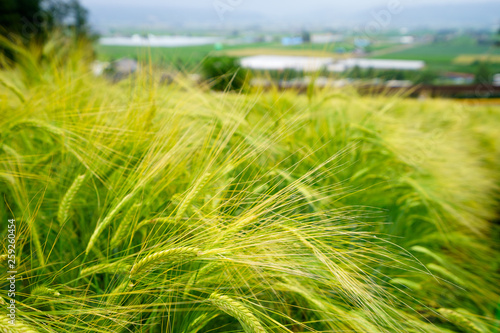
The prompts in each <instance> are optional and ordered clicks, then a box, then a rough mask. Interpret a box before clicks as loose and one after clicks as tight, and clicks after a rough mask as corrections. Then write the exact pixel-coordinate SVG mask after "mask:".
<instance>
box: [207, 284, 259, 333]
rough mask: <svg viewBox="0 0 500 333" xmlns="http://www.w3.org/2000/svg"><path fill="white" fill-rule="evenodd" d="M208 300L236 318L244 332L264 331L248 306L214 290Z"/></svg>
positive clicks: (256, 332) (255, 332)
mask: <svg viewBox="0 0 500 333" xmlns="http://www.w3.org/2000/svg"><path fill="white" fill-rule="evenodd" d="M209 300H210V302H211V303H212V304H213V305H215V306H216V307H217V308H218V309H219V310H221V311H223V312H225V313H226V314H228V315H230V316H231V317H233V318H236V319H238V321H239V322H240V324H241V326H242V327H243V329H244V330H245V332H246V333H265V332H266V330H265V329H264V327H262V325H261V323H260V322H259V320H258V319H257V318H256V317H255V316H254V315H253V313H252V312H251V311H250V310H248V308H247V307H246V306H245V305H243V304H242V303H240V302H238V301H237V300H234V299H232V298H231V297H228V296H226V295H220V294H218V293H216V292H214V293H213V294H212V295H210V298H209Z"/></svg>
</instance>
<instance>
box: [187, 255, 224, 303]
mask: <svg viewBox="0 0 500 333" xmlns="http://www.w3.org/2000/svg"><path fill="white" fill-rule="evenodd" d="M219 267H220V263H218V262H211V263H209V264H207V265H205V266H203V267H202V268H200V269H199V270H198V272H196V274H192V275H191V277H190V278H189V280H188V282H187V283H186V287H185V288H184V297H186V296H187V295H188V294H189V292H190V290H191V288H192V286H193V285H194V283H195V282H196V280H197V279H200V278H203V277H204V276H206V275H208V274H210V273H212V272H213V271H214V270H216V269H217V268H219Z"/></svg>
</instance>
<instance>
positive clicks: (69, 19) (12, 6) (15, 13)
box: [0, 0, 89, 41]
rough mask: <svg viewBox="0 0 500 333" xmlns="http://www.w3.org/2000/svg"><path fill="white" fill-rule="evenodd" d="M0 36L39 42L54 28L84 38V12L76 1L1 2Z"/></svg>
mask: <svg viewBox="0 0 500 333" xmlns="http://www.w3.org/2000/svg"><path fill="white" fill-rule="evenodd" d="M1 2H2V10H1V11H0V34H2V35H4V36H6V37H10V38H13V37H14V36H17V37H21V38H22V39H24V40H25V41H29V40H33V39H43V38H44V37H45V36H46V34H47V32H48V31H50V30H52V29H54V28H63V29H68V28H69V29H72V30H74V32H75V35H76V36H77V37H82V36H83V35H88V33H89V28H88V25H87V21H88V11H87V10H86V9H85V8H84V7H83V6H82V5H80V2H79V1H78V0H2V1H1Z"/></svg>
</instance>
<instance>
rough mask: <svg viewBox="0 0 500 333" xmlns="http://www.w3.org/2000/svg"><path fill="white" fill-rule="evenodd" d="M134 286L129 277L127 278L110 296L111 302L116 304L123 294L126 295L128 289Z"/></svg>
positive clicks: (109, 300)
mask: <svg viewBox="0 0 500 333" xmlns="http://www.w3.org/2000/svg"><path fill="white" fill-rule="evenodd" d="M133 286H134V284H133V283H131V282H130V280H129V279H125V281H123V282H122V283H120V284H119V285H118V286H116V287H115V288H114V289H113V290H112V291H111V292H110V293H109V296H108V303H109V304H116V303H117V301H118V300H119V298H120V297H121V296H124V295H125V294H126V293H127V291H128V290H129V289H130V288H132V287H133Z"/></svg>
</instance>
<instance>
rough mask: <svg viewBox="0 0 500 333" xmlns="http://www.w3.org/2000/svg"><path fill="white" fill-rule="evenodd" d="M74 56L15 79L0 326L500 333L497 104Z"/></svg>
mask: <svg viewBox="0 0 500 333" xmlns="http://www.w3.org/2000/svg"><path fill="white" fill-rule="evenodd" d="M61 50H62V49H61V48H58V47H57V48H53V49H46V50H43V51H40V52H41V56H40V53H38V56H40V57H39V58H35V56H34V55H33V54H34V53H30V52H22V50H18V52H20V53H21V55H22V56H23V57H24V58H23V59H24V61H23V62H21V65H19V66H18V67H17V68H16V69H13V70H8V71H4V72H2V73H0V78H1V81H0V83H1V87H0V128H1V136H0V194H1V196H2V204H1V205H0V207H1V210H0V219H1V221H2V222H1V224H0V225H1V227H0V230H1V232H2V236H4V235H5V234H6V225H7V221H8V219H10V218H13V217H14V218H15V219H16V221H17V228H18V230H17V243H16V246H17V260H18V267H17V271H18V286H17V288H18V293H17V296H16V297H17V302H18V303H17V311H18V312H17V316H18V321H17V326H15V327H12V326H9V325H8V323H6V320H5V318H6V317H5V316H3V315H2V317H0V318H1V319H0V331H6V332H144V333H146V332H175V333H177V332H183V333H194V332H242V331H244V332H247V333H249V332H252V333H255V332H496V331H497V327H498V321H495V311H496V306H497V303H498V301H499V300H500V296H499V286H498V275H497V274H498V268H499V265H498V264H499V259H498V248H496V246H497V245H498V244H497V243H495V242H497V241H498V236H497V229H496V227H495V224H494V223H493V221H494V220H495V219H496V209H497V201H496V200H497V199H498V197H497V192H496V190H497V185H498V181H499V178H500V174H499V172H498V167H497V165H498V162H499V157H500V155H499V153H500V135H499V133H498V130H497V129H498V127H499V125H500V110H499V109H498V108H488V107H464V106H462V105H459V104H456V103H454V102H450V101H440V100H428V101H417V100H405V99H399V98H382V97H373V98H360V97H357V96H356V95H354V94H349V93H347V92H346V93H342V94H340V93H334V94H332V92H323V93H321V92H318V93H317V94H312V93H311V94H309V95H308V97H306V96H297V95H296V94H294V93H291V92H288V93H282V92H272V91H271V92H267V93H262V94H261V93H257V92H256V93H251V94H247V95H238V94H227V93H206V92H202V91H200V90H199V89H198V88H196V87H191V86H190V85H189V84H187V83H185V82H184V81H182V80H179V81H178V82H177V83H176V84H172V85H169V86H168V87H165V86H160V85H159V84H157V82H158V81H159V80H158V81H157V80H155V79H154V77H152V76H150V75H146V72H147V70H144V71H143V74H144V75H142V74H139V75H138V76H137V77H134V78H130V79H129V80H126V81H122V82H120V83H118V84H110V83H108V82H106V81H105V80H103V79H96V78H93V77H92V76H91V74H89V71H88V69H87V68H86V66H85V63H84V62H82V61H80V59H81V58H82V57H83V55H82V54H75V55H72V56H69V57H59V56H57V54H60V53H61ZM44 52H45V53H46V52H55V54H52V53H50V54H45V53H44ZM4 251H5V250H4ZM4 259H5V257H4V256H2V260H3V264H5V260H4ZM6 277H7V269H6V268H5V269H4V268H2V270H1V271H0V281H1V282H0V284H1V285H2V289H3V290H2V298H3V299H4V300H6V301H7V300H8V298H7V295H6V292H5V288H6V285H7V280H6ZM5 308H6V305H3V306H2V310H1V311H5Z"/></svg>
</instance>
